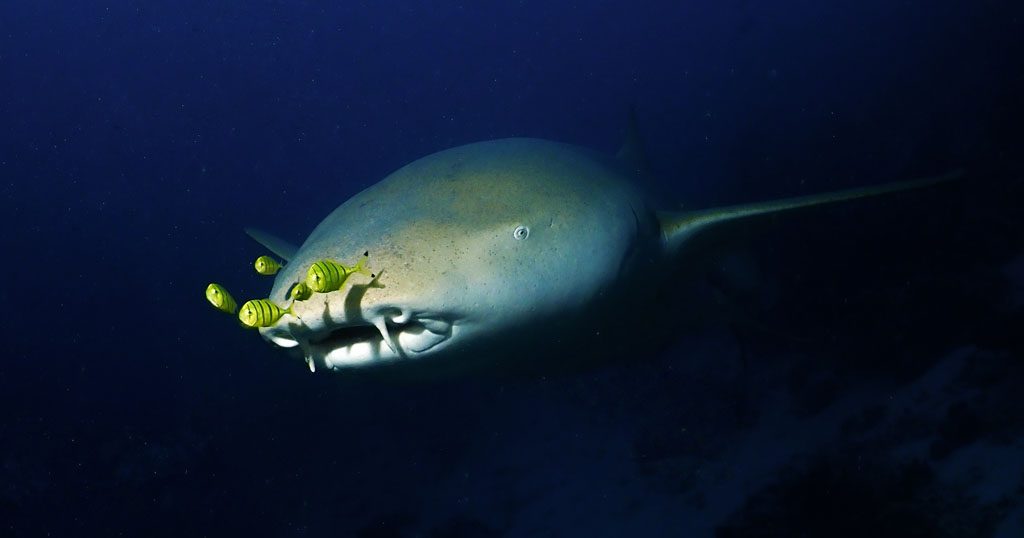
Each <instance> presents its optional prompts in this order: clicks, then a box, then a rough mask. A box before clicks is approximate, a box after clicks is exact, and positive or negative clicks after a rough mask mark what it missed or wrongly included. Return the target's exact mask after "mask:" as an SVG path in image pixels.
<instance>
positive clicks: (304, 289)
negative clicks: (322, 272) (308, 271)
mask: <svg viewBox="0 0 1024 538" xmlns="http://www.w3.org/2000/svg"><path fill="white" fill-rule="evenodd" d="M312 295H313V290H311V289H309V286H307V285H306V283H305V282H297V283H296V284H295V285H294V286H292V289H291V291H289V292H288V298H289V299H291V300H293V301H305V300H306V299H309V298H310V296H312Z"/></svg>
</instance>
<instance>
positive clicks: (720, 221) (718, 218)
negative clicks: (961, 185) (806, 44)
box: [658, 170, 963, 252]
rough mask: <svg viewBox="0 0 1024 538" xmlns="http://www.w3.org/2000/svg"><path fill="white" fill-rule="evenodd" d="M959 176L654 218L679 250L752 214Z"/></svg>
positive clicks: (926, 184) (960, 173) (671, 248)
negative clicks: (711, 231) (708, 233)
mask: <svg viewBox="0 0 1024 538" xmlns="http://www.w3.org/2000/svg"><path fill="white" fill-rule="evenodd" d="M962 176H963V170H955V171H953V172H949V173H947V174H943V175H941V176H936V177H930V178H925V179H916V180H910V181H900V182H895V183H884V184H881V185H873V186H870V187H860V188H854V189H847V190H842V191H834V192H826V193H821V194H811V195H808V196H797V197H794V198H782V199H779V200H770V201H767V202H757V203H753V204H741V205H734V206H726V207H716V208H711V209H703V210H697V211H687V212H680V213H659V214H658V221H659V222H660V223H661V231H662V237H663V240H664V241H665V243H666V246H667V247H668V250H669V251H671V252H676V251H679V250H680V249H681V248H682V247H683V245H685V244H687V243H689V242H690V241H691V240H692V239H693V238H695V237H697V236H702V235H704V234H705V233H706V232H708V231H709V230H716V229H720V228H723V227H727V226H724V225H727V224H729V223H739V222H745V221H747V220H750V219H751V218H752V217H757V216H761V215H772V214H776V213H782V212H786V211H790V210H794V209H802V208H810V207H816V206H819V205H824V204H831V203H834V202H843V201H847V200H856V199H859V198H867V197H871V196H878V195H882V194H889V193H895V192H900V191H906V190H911V189H920V188H923V187H929V186H931V185H936V184H939V183H945V182H947V181H952V180H955V179H959V178H960V177H962Z"/></svg>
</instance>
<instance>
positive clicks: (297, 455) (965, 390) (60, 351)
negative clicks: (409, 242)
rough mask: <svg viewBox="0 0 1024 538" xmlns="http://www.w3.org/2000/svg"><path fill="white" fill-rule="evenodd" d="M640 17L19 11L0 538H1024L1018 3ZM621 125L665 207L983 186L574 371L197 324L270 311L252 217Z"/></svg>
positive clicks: (278, 224) (556, 10)
mask: <svg viewBox="0 0 1024 538" xmlns="http://www.w3.org/2000/svg"><path fill="white" fill-rule="evenodd" d="M333 4H338V5H333ZM632 4H633V3H632V2H583V3H576V4H570V3H559V2H554V3H551V2H539V1H525V2H515V3H512V2H507V3H500V4H499V5H493V6H486V7H482V6H479V5H478V4H477V3H464V4H441V5H431V6H420V5H418V4H417V3H413V2H358V3H357V2H337V3H318V2H269V1H261V2H242V3H239V2H218V3H212V4H211V3H209V2H197V1H175V2H159V1H156V2H115V3H104V2H96V1H91V0H86V1H78V2H17V1H12V2H7V3H5V4H4V5H3V6H2V7H0V209H2V215H3V218H4V224H5V226H4V231H3V232H2V233H0V247H2V252H3V253H4V256H5V259H6V261H5V263H3V264H2V266H3V270H2V273H0V274H2V276H3V282H4V286H2V287H0V300H2V304H3V305H4V307H3V311H4V314H3V315H2V320H3V321H2V324H0V326H2V329H0V331H2V332H0V337H2V343H3V347H2V349H3V355H2V359H0V404H2V405H0V535H4V536H37V535H51V536H115V535H119V536H164V535H166V536H183V535H188V536H200V535H202V536H227V535H247V536H252V535H260V536H431V537H463V536H627V535H635V536H710V535H717V536H723V537H745V536H811V537H813V536H900V537H906V536H941V537H961V536H972V537H973V536H979V537H980V536H1000V537H1013V536H1022V535H1024V519H1022V518H1024V505H1022V500H1024V426H1022V425H1024V399H1022V398H1021V397H1020V387H1021V386H1024V338H1022V335H1024V310H1022V308H1024V291H1022V290H1024V258H1022V256H1024V234H1022V231H1024V223H1022V220H1024V219H1022V216H1021V215H1022V213H1021V211H1020V208H1021V202H1022V201H1024V196H1022V188H1021V183H1020V181H1019V179H1020V178H1021V177H1022V176H1024V129H1022V127H1021V126H1022V125H1024V107H1022V105H1021V96H1022V95H1024V56H1022V52H1024V38H1022V36H1024V7H1022V5H1021V4H1020V3H1019V2H1009V1H1005V2H1000V1H986V2H955V1H945V0H940V1H932V2H924V1H917V0H913V1H907V2H890V1H884V2H883V1H880V0H868V1H864V2H810V1H797V0H789V1H783V2H773V3H768V4H764V3H759V2H747V1H743V0H734V1H728V2H710V1H701V2H683V3H680V2H660V3H646V5H645V7H642V8H639V7H635V6H633V5H632ZM630 106H634V107H635V109H636V111H637V116H638V118H639V124H640V128H641V133H642V135H643V138H644V139H645V141H646V145H647V148H646V149H647V153H648V155H649V158H650V163H651V169H652V174H651V177H650V178H648V179H647V180H646V185H645V187H646V188H647V189H648V190H649V191H650V192H651V193H652V195H654V196H657V197H658V198H659V199H660V200H664V201H665V204H664V205H665V206H666V207H678V204H685V206H686V207H700V206H712V205H715V204H726V203H735V202H746V201H754V200H759V199H765V198H770V197H774V196H783V195H794V194H805V193H810V192H817V191H824V190H829V189H834V188H844V187H850V186H856V185H866V184H869V183H874V182H880V181H885V180H895V179H905V178H909V177H916V176H922V175H929V174H935V173H941V172H944V171H947V170H950V169H953V168H958V167H963V168H965V169H966V170H967V171H968V172H967V176H966V179H965V180H964V181H963V182H961V183H960V184H959V185H956V186H953V187H947V188H943V189H937V190H934V191H931V192H925V193H917V194H914V195H911V196H902V197H898V198H893V199H888V200H882V201H877V202H872V203H866V204H854V205H850V206H843V207H839V208H830V209H828V210H825V211H817V212H814V213H813V214H808V215H800V216H797V217H794V218H792V219H788V220H785V221H783V222H779V223H777V224H776V225H774V226H773V227H771V228H770V229H767V230H764V231H763V233H761V234H758V235H757V236H756V237H754V238H751V239H749V240H748V241H746V242H745V243H744V244H743V245H742V247H741V249H740V252H741V254H742V258H743V259H745V260H755V261H756V265H753V263H754V262H751V263H749V264H744V267H748V268H750V267H756V273H754V274H756V278H755V280H754V282H755V283H756V285H755V286H754V287H753V289H752V290H750V289H747V290H745V291H744V292H743V293H736V294H734V296H733V300H734V302H735V303H736V304H738V305H739V307H738V308H739V309H740V310H742V311H743V312H744V315H743V316H742V319H743V320H744V321H742V322H739V321H735V320H733V321H728V322H724V321H723V322H718V323H711V324H708V325H702V326H699V327H694V328H692V329H691V330H689V331H683V330H681V331H680V335H679V336H678V338H675V339H673V340H672V342H673V343H672V346H671V349H670V350H669V351H667V352H665V353H664V354H660V355H658V356H643V357H636V358H635V360H631V361H628V362H627V363H626V364H620V365H615V366H610V367H607V368H603V369H599V370H596V371H589V372H582V373H579V374H575V375H570V376H563V377H558V378H552V379H538V380H514V381H508V382H505V381H487V382H484V381H479V380H462V381H453V382H448V383H442V384H426V385H413V386H392V385H385V384H372V383H354V382H350V381H349V380H346V379H345V378H344V376H342V375H339V374H329V373H322V372H318V373H317V375H310V374H309V372H308V371H306V369H305V367H304V365H303V364H302V363H301V361H297V360H293V359H289V358H288V357H286V356H284V355H283V354H281V353H279V352H278V351H275V350H274V349H272V348H271V347H270V346H268V345H266V344H265V343H264V342H262V341H261V340H260V339H259V338H258V337H256V336H255V335H253V334H251V333H245V332H243V331H241V330H238V328H237V327H236V326H235V324H233V323H231V322H230V321H229V320H226V319H225V318H224V317H222V316H220V315H218V313H217V312H215V311H213V309H211V308H209V307H208V306H207V305H206V304H204V300H203V297H202V290H203V288H204V287H205V285H206V283H207V282H209V281H210V280H218V281H225V282H231V283H233V286H234V287H237V288H239V289H247V290H258V289H263V288H269V285H268V284H267V281H266V280H261V279H260V278H259V277H258V276H257V275H255V274H254V273H253V272H252V271H251V269H250V266H249V261H250V260H251V259H253V258H254V257H255V256H257V255H259V254H261V253H262V251H261V249H260V247H259V246H258V245H256V244H255V243H253V242H251V241H250V240H248V239H247V238H246V237H245V236H244V235H243V234H242V233H241V229H242V227H244V226H247V225H252V224H257V223H258V224H259V225H260V226H263V227H266V228H271V229H273V230H274V231H276V232H278V233H280V234H281V235H284V236H286V237H291V238H294V239H295V240H299V239H301V238H303V237H304V236H305V234H306V233H308V231H309V230H311V229H312V227H313V226H315V225H316V223H317V222H319V220H320V219H321V218H322V217H323V216H324V215H326V214H327V213H328V212H329V211H330V210H331V209H333V208H334V207H335V206H336V205H337V204H339V203H340V202H342V201H343V200H344V199H345V198H347V197H348V196H351V195H352V194H354V193H356V192H358V191H359V190H361V189H362V188H365V187H367V186H369V185H371V184H372V183H374V182H376V181H377V180H379V179H380V178H382V177H383V176H384V175H386V174H387V173H389V172H390V171H392V170H394V169H396V168H398V167H399V166H401V165H403V164H405V163H407V162H409V161H411V160H413V159H415V158H418V157H421V156H423V155H426V154H429V153H432V152H435V151H438V150H441V149H444V148H447V147H451V146H455V145H458V144H462V143H468V142H473V141H478V140H484V139H491V138H498V137H506V136H534V137H541V138H550V139H555V140H560V141H565V142H571V143H576V144H580V145H584V146H588V147H592V148H595V149H598V150H602V151H608V152H613V151H614V150H615V149H616V147H617V146H618V144H619V141H620V138H621V136H622V133H623V131H624V128H625V117H626V111H627V109H628V108H629V107H630ZM748 270H749V271H754V269H748ZM751 320H753V321H751Z"/></svg>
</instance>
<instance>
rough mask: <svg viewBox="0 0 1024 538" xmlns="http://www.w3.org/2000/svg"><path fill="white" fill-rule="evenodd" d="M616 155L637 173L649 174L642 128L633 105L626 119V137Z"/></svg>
mask: <svg viewBox="0 0 1024 538" xmlns="http://www.w3.org/2000/svg"><path fill="white" fill-rule="evenodd" d="M615 156H616V157H617V158H618V159H619V160H621V161H622V162H624V163H625V164H626V165H627V166H629V168H630V169H632V170H633V171H635V172H636V174H637V175H640V176H642V175H645V174H647V156H646V155H644V145H643V142H642V141H641V140H640V130H639V128H638V127H637V123H636V110H635V109H634V108H633V107H629V116H628V118H627V120H626V138H625V140H623V141H622V147H620V148H619V151H618V153H616V154H615Z"/></svg>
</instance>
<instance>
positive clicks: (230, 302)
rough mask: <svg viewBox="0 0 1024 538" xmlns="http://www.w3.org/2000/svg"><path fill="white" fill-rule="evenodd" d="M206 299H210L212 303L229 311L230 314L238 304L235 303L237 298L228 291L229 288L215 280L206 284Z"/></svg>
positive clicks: (221, 309) (219, 308) (222, 310)
mask: <svg viewBox="0 0 1024 538" xmlns="http://www.w3.org/2000/svg"><path fill="white" fill-rule="evenodd" d="M206 300H207V301H210V304H212V305H213V307H214V308H216V309H217V310H220V311H221V312H227V313H228V314H234V313H235V308H236V307H237V306H238V304H237V303H235V299H234V298H233V297H231V294H230V293H228V290H226V289H224V286H221V285H220V284H217V283H213V282H211V283H210V285H209V286H206Z"/></svg>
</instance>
